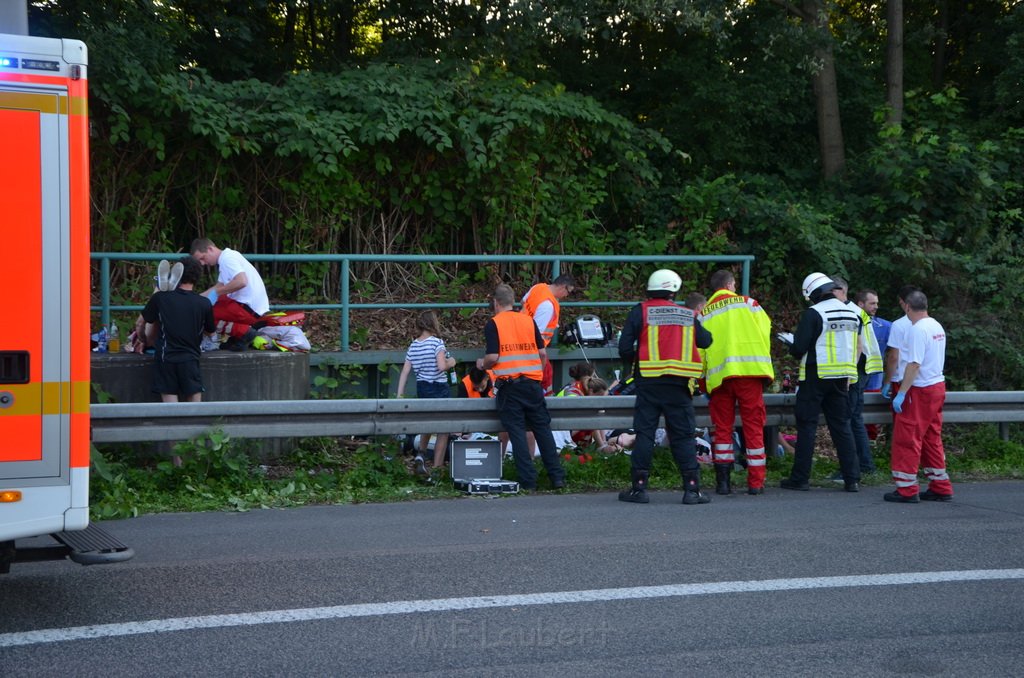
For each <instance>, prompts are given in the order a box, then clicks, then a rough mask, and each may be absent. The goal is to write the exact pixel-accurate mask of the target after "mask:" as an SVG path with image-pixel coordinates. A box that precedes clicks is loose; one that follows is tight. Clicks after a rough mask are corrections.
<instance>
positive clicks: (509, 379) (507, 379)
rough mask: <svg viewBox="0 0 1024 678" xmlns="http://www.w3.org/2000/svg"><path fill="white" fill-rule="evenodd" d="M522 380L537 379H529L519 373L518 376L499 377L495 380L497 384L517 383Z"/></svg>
mask: <svg viewBox="0 0 1024 678" xmlns="http://www.w3.org/2000/svg"><path fill="white" fill-rule="evenodd" d="M522 381H537V380H536V379H530V378H529V377H526V376H523V375H521V374H520V375H519V376H518V377H499V378H498V379H497V380H496V383H497V384H499V385H504V384H518V383H519V382H522Z"/></svg>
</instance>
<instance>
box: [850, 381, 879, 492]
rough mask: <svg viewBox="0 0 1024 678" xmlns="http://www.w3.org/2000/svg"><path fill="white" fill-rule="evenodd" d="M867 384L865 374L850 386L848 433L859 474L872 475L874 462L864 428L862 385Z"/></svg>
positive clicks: (866, 431)
mask: <svg viewBox="0 0 1024 678" xmlns="http://www.w3.org/2000/svg"><path fill="white" fill-rule="evenodd" d="M867 383H868V376H867V375H866V374H862V375H860V378H859V379H858V380H857V383H855V384H850V432H851V433H852V434H853V442H854V444H855V446H856V448H857V460H858V462H859V463H860V472H861V473H862V474H863V473H874V472H875V470H876V469H875V460H874V458H873V457H872V456H871V442H870V441H869V440H868V430H867V428H865V426H864V385H865V384H867Z"/></svg>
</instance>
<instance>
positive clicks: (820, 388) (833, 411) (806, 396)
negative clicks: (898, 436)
mask: <svg viewBox="0 0 1024 678" xmlns="http://www.w3.org/2000/svg"><path fill="white" fill-rule="evenodd" d="M794 414H795V415H796V454H795V456H794V459H793V470H792V471H791V472H790V474H789V477H790V479H791V480H793V481H794V482H797V483H806V482H807V481H809V480H810V479H811V462H812V461H813V460H814V438H815V436H816V435H817V433H818V415H820V414H824V415H825V423H826V424H828V432H829V434H830V435H831V436H832V443H833V444H834V445H835V446H836V454H837V455H838V456H839V468H840V469H841V470H842V473H843V480H845V481H846V482H857V481H859V480H860V462H859V461H858V459H857V444H856V443H855V442H854V440H853V433H851V431H850V394H849V387H848V381H847V380H846V379H817V378H811V379H807V380H806V381H801V382H800V388H799V389H798V390H797V392H796V406H795V408H794Z"/></svg>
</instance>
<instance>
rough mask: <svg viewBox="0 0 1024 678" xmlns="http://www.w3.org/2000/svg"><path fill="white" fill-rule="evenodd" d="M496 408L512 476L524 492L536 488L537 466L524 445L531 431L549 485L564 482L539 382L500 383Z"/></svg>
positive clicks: (549, 416)
mask: <svg viewBox="0 0 1024 678" xmlns="http://www.w3.org/2000/svg"><path fill="white" fill-rule="evenodd" d="M495 400H496V401H497V407H498V418H499V419H501V424H502V426H503V427H504V428H505V430H506V431H507V432H508V439H509V442H510V443H511V444H512V454H513V455H514V456H515V462H516V475H517V476H518V478H519V485H520V486H521V487H522V488H523V489H525V490H532V489H536V487H537V467H536V466H534V465H533V450H532V449H529V448H527V446H526V431H527V429H529V430H531V431H533V435H534V437H535V438H536V439H537V447H539V448H540V458H541V460H542V461H543V462H544V468H546V469H547V471H548V477H549V478H550V479H551V482H552V483H560V482H562V481H564V480H565V470H564V469H563V468H562V462H561V460H560V459H559V457H558V450H557V449H556V448H555V438H554V436H552V435H551V415H550V414H548V406H547V404H546V403H545V402H544V392H543V390H541V386H540V382H537V381H533V380H529V379H528V380H523V381H512V382H508V383H504V384H502V385H501V387H500V388H499V389H498V395H497V396H496V397H495Z"/></svg>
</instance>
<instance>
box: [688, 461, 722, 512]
mask: <svg viewBox="0 0 1024 678" xmlns="http://www.w3.org/2000/svg"><path fill="white" fill-rule="evenodd" d="M716 468H717V467H716ZM710 502H711V497H709V496H707V495H705V494H701V491H700V471H690V472H688V473H684V474H683V503H684V504H707V503H710Z"/></svg>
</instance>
